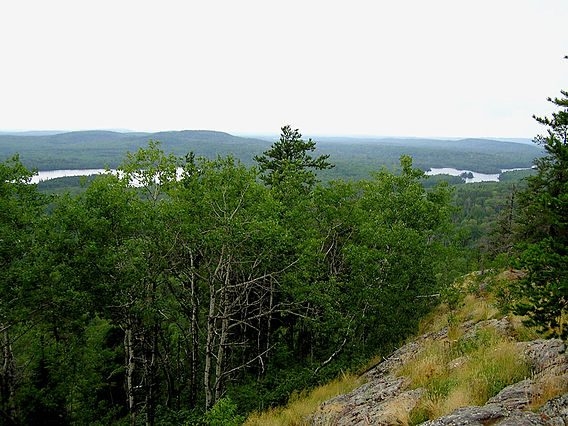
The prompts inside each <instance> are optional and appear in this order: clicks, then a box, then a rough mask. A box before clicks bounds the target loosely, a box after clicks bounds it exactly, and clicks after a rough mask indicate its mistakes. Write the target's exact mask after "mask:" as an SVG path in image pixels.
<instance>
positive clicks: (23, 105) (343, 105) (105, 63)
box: [0, 0, 568, 138]
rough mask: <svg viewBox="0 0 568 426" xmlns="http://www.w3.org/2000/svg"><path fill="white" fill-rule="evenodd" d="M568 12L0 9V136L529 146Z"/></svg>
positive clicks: (212, 5) (489, 0)
mask: <svg viewBox="0 0 568 426" xmlns="http://www.w3.org/2000/svg"><path fill="white" fill-rule="evenodd" d="M567 22H568V0H468V1H465V0H402V1H400V0H399V1H395V0H388V1H383V0H375V1H370V0H369V1H359V0H350V1H347V0H345V1H330V0H328V1H320V0H317V1H316V0H314V1H311V0H303V1H296V0H288V1H278V2H277V1H268V0H259V1H249V0H239V1H236V0H228V1H205V0H203V1H181V0H180V1H173V0H161V1H139V0H138V1H129V0H113V1H110V0H97V1H77V0H68V1H67V0H50V1H45V0H37V1H32V0H18V1H15V0H14V1H11V0H9V1H8V0H6V1H2V2H1V3H0V55H1V57H0V58H1V62H0V64H1V66H0V130H38V129H65V130H84V129H103V128H115V129H116V128H121V129H131V130H140V131H159V130H181V129H210V130H220V131H226V132H230V133H234V134H253V133H278V132H279V129H280V127H281V126H283V125H285V124H291V125H292V126H293V127H295V128H299V129H300V131H301V132H302V133H303V134H304V136H311V135H321V134H330V135H338V134H341V135H379V136H387V135H390V136H439V137H483V136H494V137H528V138H532V137H533V136H535V134H537V133H540V132H542V131H543V130H544V129H542V127H541V126H539V125H538V124H537V123H536V122H534V120H533V119H532V118H531V116H532V114H537V115H545V114H548V113H549V112H550V111H552V110H553V108H552V106H549V104H548V103H547V101H546V98H547V97H548V96H556V95H558V94H559V91H560V89H568V60H565V59H563V57H564V55H568V29H567V28H568V27H567V26H566V25H567V24H566V23H567Z"/></svg>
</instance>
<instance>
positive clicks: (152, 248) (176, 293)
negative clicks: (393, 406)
mask: <svg viewBox="0 0 568 426" xmlns="http://www.w3.org/2000/svg"><path fill="white" fill-rule="evenodd" d="M281 142H282V144H283V145H282V146H281V145H278V143H277V144H275V148H274V149H275V151H267V154H266V156H265V157H263V158H264V160H265V162H263V160H260V163H262V164H265V165H266V168H265V169H264V170H263V173H264V175H263V176H264V177H265V178H266V179H268V178H269V177H271V178H274V179H273V180H272V181H271V182H272V183H271V184H270V185H269V186H266V185H263V184H262V182H260V181H259V180H260V179H259V173H258V172H257V170H256V169H255V168H252V167H248V166H246V165H245V164H243V163H241V162H240V161H239V160H236V159H235V158H234V157H231V156H229V157H217V158H216V159H207V158H204V157H195V156H194V155H192V154H188V155H187V156H186V157H185V158H180V157H176V156H175V155H171V154H167V153H166V152H164V150H163V149H162V146H161V144H160V143H158V142H150V143H149V144H148V146H147V147H145V148H142V149H139V150H138V151H137V152H135V153H132V154H128V155H127V156H126V158H125V161H124V163H123V164H122V166H120V167H119V171H118V173H116V174H112V173H107V174H104V175H100V176H97V177H95V178H93V179H92V180H89V181H86V182H85V187H84V188H83V189H82V191H80V192H77V193H73V194H66V195H61V196H57V197H54V198H53V199H52V200H51V204H50V206H49V209H46V202H47V201H48V200H46V199H45V198H44V197H43V196H41V195H40V194H39V193H38V192H37V190H36V187H35V186H33V185H29V184H28V183H27V182H28V181H29V177H30V174H29V172H27V171H26V170H25V169H24V168H22V167H21V164H20V163H19V162H17V161H16V160H14V161H13V162H8V163H6V164H3V165H2V167H0V172H2V173H5V176H6V178H5V179H4V181H3V182H0V183H2V186H1V187H0V190H1V191H3V192H2V195H3V197H2V198H1V199H0V202H1V203H2V207H4V208H3V209H2V210H1V211H0V218H2V222H1V223H0V226H2V228H1V229H2V235H1V241H0V243H1V249H2V251H1V254H2V256H3V257H2V258H1V259H2V262H3V263H2V266H3V267H4V268H3V270H2V271H1V272H0V278H1V279H2V281H0V285H1V286H2V290H3V292H4V293H3V294H6V295H9V297H6V298H4V297H3V298H2V300H1V302H0V313H1V314H2V317H1V318H0V325H1V326H3V327H4V326H5V325H9V327H10V328H9V333H8V334H5V335H4V336H3V337H2V345H3V348H4V349H7V348H10V350H11V352H10V351H8V352H6V351H3V352H2V354H3V355H1V356H2V357H3V358H2V361H3V362H5V364H7V365H12V366H13V368H12V369H11V370H2V371H0V373H2V379H3V382H2V383H9V386H10V387H7V386H4V388H3V393H2V404H3V405H2V409H3V411H4V412H5V413H7V414H6V415H7V416H8V417H9V418H10V419H12V420H13V421H14V422H16V423H17V422H20V423H26V422H27V423H29V422H32V423H33V422H36V421H37V418H39V417H41V416H45V418H48V417H49V418H52V417H53V418H56V417H57V418H59V419H61V422H63V423H76V424H126V423H131V424H137V423H142V422H145V423H147V424H167V423H168V422H170V423H179V424H183V423H184V422H193V423H197V424H199V422H209V424H228V423H227V422H235V423H236V424H237V423H238V422H240V421H241V420H242V417H241V415H242V414H243V413H245V412H248V411H250V410H252V409H257V408H260V407H269V406H274V405H275V404H279V403H284V402H286V401H287V400H288V399H289V397H290V395H291V394H293V393H294V392H298V391H299V390H300V389H302V388H310V387H313V386H315V385H317V384H320V383H321V382H322V381H325V380H327V379H329V378H331V377H334V376H336V375H338V374H339V373H340V372H341V371H345V370H349V369H351V368H356V367H357V366H359V365H360V364H361V363H363V362H364V361H365V360H366V358H367V357H369V356H371V355H375V354H376V353H377V352H379V353H385V352H387V351H389V350H390V349H391V348H392V347H394V346H395V345H396V344H398V343H399V342H400V341H401V340H403V339H404V338H405V336H406V335H407V334H408V333H409V332H411V331H413V330H414V329H415V327H416V325H417V322H418V319H419V317H420V315H422V314H423V313H425V312H427V311H428V310H429V309H430V307H431V306H432V305H433V300H435V298H432V297H431V296H432V294H435V293H437V292H438V291H439V290H440V287H441V286H443V285H444V284H445V283H446V282H448V281H449V280H450V279H449V275H451V274H448V272H447V271H448V270H450V268H449V267H448V265H449V264H450V263H451V262H452V261H453V256H454V255H455V254H456V253H457V252H456V251H455V248H454V247H453V240H454V239H453V237H451V236H449V235H451V233H452V232H453V231H452V226H451V214H452V208H451V206H450V203H451V190H450V188H449V187H448V186H447V185H444V184H442V185H438V186H435V187H432V188H429V189H428V190H426V189H425V188H424V186H423V184H422V183H423V178H424V174H423V173H422V171H420V170H418V169H416V168H414V167H413V164H412V160H411V159H410V158H409V157H402V158H401V160H400V169H399V170H397V171H396V172H392V171H389V170H387V169H383V170H381V171H379V172H377V173H375V174H374V175H373V176H372V178H370V179H367V180H362V181H359V182H348V181H332V182H329V183H326V184H321V183H318V182H317V180H316V175H315V172H316V171H319V170H321V169H323V168H327V167H329V166H330V164H329V163H328V162H327V157H326V156H320V157H317V158H313V157H312V156H311V155H310V152H312V150H313V148H314V144H313V142H311V141H308V142H305V141H302V140H301V136H300V134H299V132H298V131H293V130H291V129H289V128H283V137H282V140H281ZM286 144H290V145H291V148H290V149H292V148H293V149H292V153H291V154H290V156H288V157H286V155H287V154H286V155H284V154H283V153H284V151H282V152H281V153H280V151H278V152H279V153H277V150H276V147H279V148H278V149H280V148H282V149H283V150H284V145H286ZM281 154H282V155H281ZM273 160H274V162H272V161H273ZM280 160H282V161H280ZM273 184H274V185H275V186H274V185H273ZM12 335H13V336H17V339H16V338H15V337H12ZM6 353H9V355H4V354H6ZM3 365H4V364H3ZM16 378H17V380H16ZM235 403H237V404H238V410H237V408H236V405H235ZM205 413H207V414H205ZM26 416H27V417H26ZM30 416H32V417H33V418H32V417H30Z"/></svg>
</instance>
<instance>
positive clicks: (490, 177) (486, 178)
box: [426, 167, 530, 183]
mask: <svg viewBox="0 0 568 426" xmlns="http://www.w3.org/2000/svg"><path fill="white" fill-rule="evenodd" d="M517 170H530V168H529V167H521V168H516V169H501V173H505V172H514V171H517ZM501 173H496V174H486V173H478V172H474V171H472V170H458V169H453V168H451V167H443V168H431V169H430V170H428V171H427V172H426V174H427V175H429V176H434V175H450V176H466V175H467V176H466V177H464V178H463V179H464V180H465V183H476V182H499V176H500V175H501ZM470 176H471V177H470Z"/></svg>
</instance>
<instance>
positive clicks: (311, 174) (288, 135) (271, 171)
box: [254, 125, 334, 191]
mask: <svg viewBox="0 0 568 426" xmlns="http://www.w3.org/2000/svg"><path fill="white" fill-rule="evenodd" d="M281 130H282V133H281V135H280V139H279V140H278V141H276V142H275V143H274V144H272V146H271V147H270V149H269V150H267V151H265V152H263V153H262V155H260V156H259V155H257V156H255V157H254V160H255V161H256V162H257V163H258V165H259V168H260V172H261V179H262V180H263V181H264V183H266V184H267V185H268V186H270V187H271V188H273V189H280V190H282V191H289V190H303V191H306V190H310V189H311V188H313V186H314V185H315V183H316V174H315V171H314V170H325V169H331V168H332V167H334V165H333V164H331V163H330V162H328V161H327V160H328V158H329V155H320V156H319V157H315V158H314V157H313V156H311V155H310V154H309V153H310V152H313V151H315V149H316V143H315V142H314V141H312V140H311V139H308V140H307V141H305V140H303V139H302V134H301V133H300V132H299V131H298V129H295V130H293V129H292V128H291V127H290V126H289V125H287V126H284V127H282V129H281Z"/></svg>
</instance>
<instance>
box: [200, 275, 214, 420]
mask: <svg viewBox="0 0 568 426" xmlns="http://www.w3.org/2000/svg"><path fill="white" fill-rule="evenodd" d="M216 309H217V301H216V294H215V282H214V279H213V280H212V281H211V282H210V284H209V313H208V315H207V340H206V342H205V369H204V372H203V385H204V387H205V409H206V410H208V409H209V408H211V406H212V405H213V389H212V384H211V381H212V379H211V373H212V372H211V365H212V361H213V360H212V358H213V347H214V344H215V331H216V330H215V322H216V319H215V310H216Z"/></svg>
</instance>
